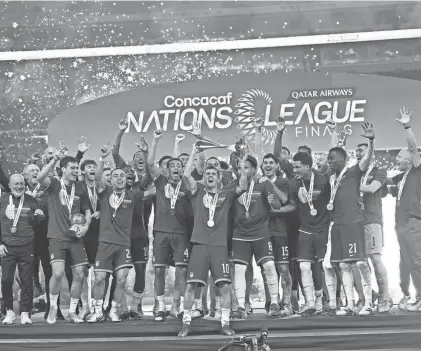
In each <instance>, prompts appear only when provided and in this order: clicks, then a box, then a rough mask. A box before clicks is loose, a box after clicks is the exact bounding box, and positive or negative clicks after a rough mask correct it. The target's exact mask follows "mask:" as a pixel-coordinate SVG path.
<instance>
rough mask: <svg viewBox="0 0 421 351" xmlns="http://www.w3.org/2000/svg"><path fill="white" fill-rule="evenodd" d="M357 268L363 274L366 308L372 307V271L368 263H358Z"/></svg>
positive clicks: (362, 281)
mask: <svg viewBox="0 0 421 351" xmlns="http://www.w3.org/2000/svg"><path fill="white" fill-rule="evenodd" d="M357 267H358V269H359V270H360V272H361V283H362V285H363V293H364V298H365V306H367V307H369V306H371V305H372V302H373V301H372V300H373V295H372V292H371V271H370V267H369V265H368V264H367V262H366V261H361V262H358V263H357Z"/></svg>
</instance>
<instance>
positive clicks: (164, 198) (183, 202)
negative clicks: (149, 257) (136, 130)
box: [147, 130, 191, 322]
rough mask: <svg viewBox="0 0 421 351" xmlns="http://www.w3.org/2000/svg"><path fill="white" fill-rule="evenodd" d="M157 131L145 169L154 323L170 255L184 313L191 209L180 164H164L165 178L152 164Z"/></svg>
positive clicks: (176, 161)
mask: <svg viewBox="0 0 421 351" xmlns="http://www.w3.org/2000/svg"><path fill="white" fill-rule="evenodd" d="M161 136H162V131H161V130H156V131H155V132H154V136H153V138H154V139H153V143H152V146H151V152H150V154H149V155H148V162H147V163H148V167H149V170H150V173H151V176H152V177H153V179H154V182H155V187H156V211H155V216H156V217H155V224H154V243H153V247H154V257H153V258H154V266H155V289H156V294H157V299H158V304H159V306H158V314H157V316H156V317H155V321H157V322H163V321H165V319H166V312H165V304H164V292H165V270H166V267H167V266H168V265H169V264H170V255H171V254H172V255H173V257H174V260H175V266H176V274H179V276H180V294H181V297H180V311H183V310H184V298H183V297H182V296H184V292H185V289H186V274H187V265H188V261H189V238H188V234H189V233H188V219H189V214H188V211H186V209H187V208H188V206H191V202H190V193H189V191H188V189H187V187H186V185H185V184H184V183H183V182H182V179H181V178H182V171H183V164H182V163H181V161H180V160H179V159H171V160H169V161H168V170H169V172H168V178H167V177H166V176H164V175H163V174H162V173H161V172H160V170H159V168H158V167H157V166H156V164H155V163H154V159H155V154H156V148H157V145H158V141H159V139H160V138H161Z"/></svg>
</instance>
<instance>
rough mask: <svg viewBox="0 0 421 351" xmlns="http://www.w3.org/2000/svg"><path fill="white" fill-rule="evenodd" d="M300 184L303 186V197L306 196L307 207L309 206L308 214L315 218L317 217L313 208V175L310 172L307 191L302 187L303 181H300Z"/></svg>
mask: <svg viewBox="0 0 421 351" xmlns="http://www.w3.org/2000/svg"><path fill="white" fill-rule="evenodd" d="M301 183H302V184H303V189H304V195H305V196H306V198H307V202H308V205H309V206H310V214H311V215H312V216H315V215H317V210H316V209H315V208H314V206H313V190H314V173H313V172H311V178H310V186H309V188H308V191H307V189H306V186H305V185H304V182H303V180H301Z"/></svg>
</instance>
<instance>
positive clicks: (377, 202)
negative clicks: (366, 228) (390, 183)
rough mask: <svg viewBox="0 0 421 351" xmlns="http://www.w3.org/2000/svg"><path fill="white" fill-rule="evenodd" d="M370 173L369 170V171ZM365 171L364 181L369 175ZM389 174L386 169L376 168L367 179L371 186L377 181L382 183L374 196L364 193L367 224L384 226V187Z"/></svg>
mask: <svg viewBox="0 0 421 351" xmlns="http://www.w3.org/2000/svg"><path fill="white" fill-rule="evenodd" d="M367 171H368V170H367ZM367 171H365V172H364V173H363V174H362V178H361V180H363V179H364V178H365V176H366V174H367ZM386 178H387V172H386V170H385V169H380V168H378V167H374V168H373V169H372V170H371V172H370V174H369V175H368V177H367V183H366V184H367V185H370V184H371V183H372V182H373V181H375V180H377V181H378V182H380V184H381V185H382V187H380V189H378V190H377V191H376V192H375V193H374V194H372V193H363V198H362V200H363V204H364V218H365V222H366V223H367V224H371V223H377V224H383V206H382V198H383V185H384V184H385V183H386Z"/></svg>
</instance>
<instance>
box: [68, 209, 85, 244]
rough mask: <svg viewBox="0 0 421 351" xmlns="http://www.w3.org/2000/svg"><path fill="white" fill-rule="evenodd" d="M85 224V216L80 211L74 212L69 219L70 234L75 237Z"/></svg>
mask: <svg viewBox="0 0 421 351" xmlns="http://www.w3.org/2000/svg"><path fill="white" fill-rule="evenodd" d="M85 225H86V218H85V216H84V215H83V214H81V213H74V214H72V217H71V219H70V229H69V234H70V236H72V237H74V238H77V237H78V234H79V233H80V232H81V231H82V228H83V227H84V226H85Z"/></svg>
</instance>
